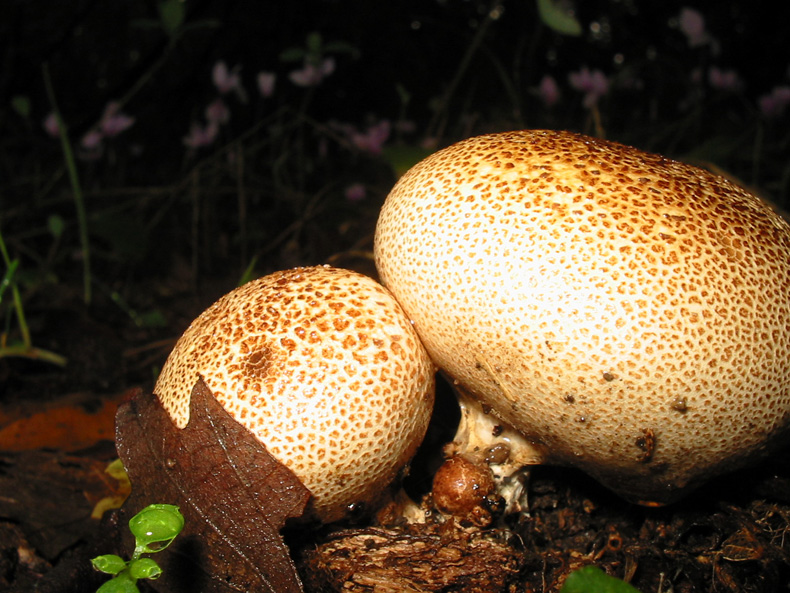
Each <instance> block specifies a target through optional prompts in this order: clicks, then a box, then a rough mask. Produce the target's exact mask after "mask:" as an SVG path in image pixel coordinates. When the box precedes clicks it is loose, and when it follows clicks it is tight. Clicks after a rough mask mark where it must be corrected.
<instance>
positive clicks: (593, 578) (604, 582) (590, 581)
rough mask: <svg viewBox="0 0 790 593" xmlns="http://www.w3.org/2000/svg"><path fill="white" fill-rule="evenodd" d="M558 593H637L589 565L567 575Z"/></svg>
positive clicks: (635, 590)
mask: <svg viewBox="0 0 790 593" xmlns="http://www.w3.org/2000/svg"><path fill="white" fill-rule="evenodd" d="M560 593H639V591H638V590H637V589H635V588H634V587H632V586H631V585H629V584H628V583H626V582H625V581H621V580H620V579H618V578H615V577H612V576H609V575H608V574H606V573H605V572H604V571H602V570H601V569H600V568H598V567H597V566H593V565H589V566H585V567H583V568H580V569H579V570H575V571H573V572H572V573H571V574H569V575H568V578H567V579H566V580H565V584H564V585H563V586H562V589H560Z"/></svg>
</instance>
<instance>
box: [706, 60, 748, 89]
mask: <svg viewBox="0 0 790 593" xmlns="http://www.w3.org/2000/svg"><path fill="white" fill-rule="evenodd" d="M708 82H709V83H710V86H712V87H713V88H714V89H717V90H720V91H737V90H739V89H740V88H741V86H742V85H741V79H740V77H739V76H738V73H737V72H736V71H735V70H722V69H721V68H717V67H716V66H713V67H711V68H710V69H709V70H708Z"/></svg>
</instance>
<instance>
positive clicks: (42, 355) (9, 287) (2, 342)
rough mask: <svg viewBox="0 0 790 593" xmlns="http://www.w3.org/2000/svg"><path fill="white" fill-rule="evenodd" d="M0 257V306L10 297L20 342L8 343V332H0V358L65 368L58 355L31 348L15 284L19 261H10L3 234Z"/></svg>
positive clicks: (31, 344) (0, 238) (19, 295)
mask: <svg viewBox="0 0 790 593" xmlns="http://www.w3.org/2000/svg"><path fill="white" fill-rule="evenodd" d="M0 256H2V261H3V263H4V264H5V269H6V271H5V273H4V274H3V276H2V277H0V305H2V303H3V297H5V296H6V295H7V294H8V295H10V296H11V304H10V305H9V307H10V308H11V309H13V312H14V313H15V314H16V319H17V325H18V328H19V334H20V335H21V340H20V341H19V342H18V343H15V342H14V343H9V340H8V335H9V330H8V328H5V330H3V331H0V358H3V357H6V356H16V357H24V358H31V359H35V360H43V361H46V362H50V363H52V364H55V365H58V366H60V367H63V366H66V359H65V358H64V357H63V356H61V355H60V354H56V353H54V352H50V351H49V350H44V349H43V348H36V347H35V346H33V341H32V338H31V337H30V329H29V328H28V325H27V320H26V319H25V308H24V306H23V303H22V294H21V293H20V291H19V286H18V284H17V271H18V268H19V260H18V259H11V256H10V254H9V253H8V249H7V248H6V245H5V241H4V240H3V234H2V232H0Z"/></svg>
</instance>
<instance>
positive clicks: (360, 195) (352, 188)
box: [343, 183, 367, 202]
mask: <svg viewBox="0 0 790 593" xmlns="http://www.w3.org/2000/svg"><path fill="white" fill-rule="evenodd" d="M343 193H344V194H345V196H346V199H347V200H348V201H349V202H359V201H360V200H363V199H364V198H365V195H366V194H367V190H365V186H364V185H362V184H361V183H354V184H352V185H349V186H348V187H347V188H346V189H345V191H344V192H343Z"/></svg>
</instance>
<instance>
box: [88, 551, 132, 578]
mask: <svg viewBox="0 0 790 593" xmlns="http://www.w3.org/2000/svg"><path fill="white" fill-rule="evenodd" d="M91 564H93V568H95V569H96V570H98V571H100V572H104V573H107V574H118V573H119V572H121V571H122V570H123V569H124V568H126V561H125V560H124V559H123V558H121V557H120V556H116V555H115V554H105V555H103V556H96V558H93V559H92V560H91Z"/></svg>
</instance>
